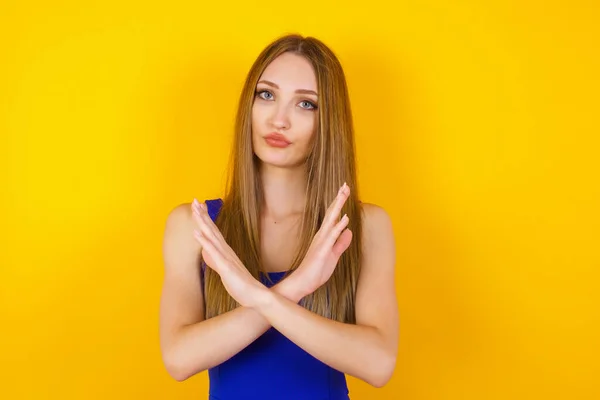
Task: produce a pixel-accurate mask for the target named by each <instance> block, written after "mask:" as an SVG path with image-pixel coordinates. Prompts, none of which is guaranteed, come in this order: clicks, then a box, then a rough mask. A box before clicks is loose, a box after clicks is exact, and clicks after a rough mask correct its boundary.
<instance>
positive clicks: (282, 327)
mask: <svg viewBox="0 0 600 400" xmlns="http://www.w3.org/2000/svg"><path fill="white" fill-rule="evenodd" d="M363 207H364V211H365V217H364V220H363V221H364V223H363V235H362V236H363V237H362V253H363V256H362V257H363V258H362V264H361V272H360V277H359V280H358V285H357V290H356V302H355V304H356V324H346V323H341V322H337V321H333V320H330V319H328V318H324V317H322V316H320V315H317V314H315V313H313V312H311V311H309V310H307V309H305V308H303V307H302V306H299V305H298V304H296V303H294V302H293V301H290V300H288V299H287V298H285V297H283V296H281V295H279V294H277V293H275V292H273V291H269V290H264V291H262V295H261V296H260V297H259V299H258V300H257V302H256V303H255V305H254V308H255V309H256V310H257V311H258V312H260V313H261V314H262V315H263V316H264V317H265V319H267V320H268V321H269V323H270V324H271V325H272V326H273V327H274V328H275V329H277V330H278V331H279V332H281V333H282V334H283V335H285V336H286V337H287V338H288V339H290V340H291V341H292V342H294V343H295V344H296V345H298V346H299V347H301V348H302V349H304V350H305V351H306V352H308V353H309V354H311V355H312V356H313V357H315V358H317V359H319V360H321V361H322V362H323V363H325V364H327V365H329V366H330V367H332V368H334V369H336V370H338V371H341V372H343V373H346V374H349V375H351V376H354V377H357V378H359V379H362V380H364V381H365V382H367V383H369V384H371V385H373V386H375V387H382V386H383V385H385V384H386V383H387V382H388V381H389V379H390V378H391V376H392V374H393V372H394V368H395V365H396V354H397V350H398V335H399V316H398V304H397V299H396V287H395V273H394V272H395V261H396V251H395V243H394V233H393V230H392V224H391V221H390V218H389V216H388V214H387V213H386V212H385V210H383V209H382V208H380V207H378V206H375V205H371V204H364V203H363ZM294 278H295V277H294V274H292V275H291V276H290V277H289V278H288V279H294ZM296 278H297V279H301V276H298V277H296Z"/></svg>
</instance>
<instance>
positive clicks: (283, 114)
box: [271, 104, 290, 129]
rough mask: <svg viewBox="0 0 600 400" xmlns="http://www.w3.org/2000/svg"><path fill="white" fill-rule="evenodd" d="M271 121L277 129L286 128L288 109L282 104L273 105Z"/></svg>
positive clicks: (288, 125)
mask: <svg viewBox="0 0 600 400" xmlns="http://www.w3.org/2000/svg"><path fill="white" fill-rule="evenodd" d="M271 123H272V124H273V126H275V127H276V128H277V129H288V128H289V127H290V115H289V109H288V107H287V106H286V105H284V104H279V105H277V106H275V107H274V110H273V115H272V116H271Z"/></svg>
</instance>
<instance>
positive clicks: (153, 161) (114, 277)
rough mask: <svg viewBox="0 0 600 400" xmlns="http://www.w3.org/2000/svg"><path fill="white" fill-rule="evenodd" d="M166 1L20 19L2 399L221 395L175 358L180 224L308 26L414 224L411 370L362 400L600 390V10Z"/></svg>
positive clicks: (360, 387)
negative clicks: (166, 255) (170, 263)
mask: <svg viewBox="0 0 600 400" xmlns="http://www.w3.org/2000/svg"><path fill="white" fill-rule="evenodd" d="M161 3H164V4H163V5H155V4H149V3H147V2H142V1H135V2H124V1H119V2H116V1H109V2H102V3H100V2H98V4H95V5H90V4H88V2H76V1H71V2H66V1H58V2H32V1H23V2H16V1H9V2H3V3H2V5H1V6H0V133H1V139H0V149H1V150H0V171H1V175H0V178H1V186H0V187H1V197H0V201H1V203H0V207H1V209H0V210H1V215H2V217H1V221H2V224H1V227H2V230H1V232H2V233H1V235H2V237H1V238H0V239H1V240H0V243H1V244H0V246H1V251H0V305H1V309H0V310H1V314H0V318H1V320H0V322H1V329H0V346H1V348H0V359H1V360H2V361H1V362H0V368H1V371H0V380H1V384H0V397H1V398H3V399H13V398H14V399H46V398H53V399H54V398H55V399H83V398H86V399H107V398H111V399H133V398H146V399H149V398H152V399H154V398H156V399H167V398H168V399H201V398H206V393H207V389H208V380H207V375H206V374H200V375H198V376H195V377H193V378H191V379H190V380H188V381H186V382H184V383H178V382H175V381H174V380H172V379H171V378H170V377H169V376H168V375H167V373H166V372H165V370H164V368H163V366H162V362H161V359H160V353H159V347H158V302H159V295H160V287H161V282H162V274H163V270H162V268H163V267H162V259H161V240H162V233H163V228H164V222H165V218H166V216H167V214H168V212H169V211H170V210H171V209H172V208H173V207H174V206H175V205H177V204H179V203H182V202H189V201H191V200H192V198H193V197H194V196H196V197H198V198H200V199H205V198H213V197H217V196H220V195H221V191H220V190H221V187H222V183H223V177H224V171H225V167H226V161H227V154H228V151H229V146H230V141H231V128H232V122H233V115H234V110H235V106H236V101H237V96H238V94H239V91H240V89H241V85H242V82H243V80H244V78H245V74H246V72H247V71H248V69H249V68H250V65H251V63H252V62H253V60H254V58H255V57H256V56H257V55H258V53H259V52H260V50H261V49H262V48H263V47H264V46H266V45H267V43H269V42H270V41H271V40H273V39H274V38H276V37H277V36H279V35H281V34H283V33H287V32H299V33H302V34H306V35H314V36H317V37H319V38H320V39H322V40H323V41H325V42H326V43H327V44H329V45H330V46H331V47H332V48H333V49H334V51H336V53H337V54H338V55H339V58H340V60H341V61H342V63H343V65H344V67H345V71H346V73H347V79H348V83H349V87H350V91H351V97H352V99H351V100H352V105H353V111H354V115H355V123H356V133H357V142H358V156H359V170H360V176H359V179H360V184H361V189H362V192H361V198H362V199H363V200H364V201H368V202H373V203H376V204H379V205H381V206H383V207H385V208H386V209H387V210H388V212H389V213H390V215H391V216H392V218H393V222H394V227H395V233H396V240H397V249H398V259H397V271H398V274H397V287H398V293H399V303H400V311H401V335H400V351H399V356H398V366H397V370H396V372H395V375H394V377H393V379H392V380H391V382H390V383H389V384H388V385H387V386H386V387H385V388H383V389H374V388H371V387H369V386H368V385H366V384H364V383H361V382H359V381H357V380H355V379H350V380H349V384H350V389H351V395H352V398H353V399H365V400H366V399H369V400H370V399H411V400H412V399H418V400H429V399H517V398H519V399H521V398H522V399H538V398H539V399H566V398H570V399H592V398H594V399H597V398H600V389H599V388H598V383H597V381H596V382H595V380H597V379H598V376H600V368H599V361H598V356H599V355H600V354H599V353H600V352H599V347H600V345H599V339H598V338H599V337H600V327H599V325H600V322H599V320H600V304H599V303H600V301H599V300H600V296H599V294H598V291H599V287H598V286H599V279H598V278H599V277H600V276H599V275H600V273H599V272H598V267H600V255H599V253H600V250H599V247H600V238H599V237H600V233H599V231H600V212H599V205H600V188H599V187H600V184H599V180H600V178H599V173H600V165H599V163H598V161H597V157H598V150H599V148H598V147H599V146H598V144H599V142H600V140H599V138H598V135H599V134H600V129H599V127H600V126H599V125H600V124H599V123H598V109H599V102H598V93H599V92H600V84H599V77H598V76H599V75H598V72H599V71H600V62H599V56H598V49H599V44H598V43H599V42H600V41H599V40H598V39H599V38H600V35H599V33H600V32H599V31H600V29H599V28H598V24H597V22H598V20H599V17H600V15H599V13H598V5H597V4H594V2H592V1H568V2H557V1H551V2H546V1H530V2H517V1H508V2H507V1H499V0H495V1H487V2H478V1H473V0H471V1H447V2H443V1H410V2H401V3H400V4H398V5H396V6H392V5H390V4H386V3H383V2H377V1H369V2H366V3H367V4H362V2H361V3H356V4H350V3H347V2H336V3H334V2H320V1H317V2H314V1H313V2H270V1H265V2H258V3H256V2H249V1H238V2H234V3H235V4H228V2H215V3H218V4H217V5H215V4H211V5H205V4H202V3H203V2H196V1H187V2H180V1H169V2H161ZM394 7H395V8H394ZM207 345H210V344H207ZM265 379H266V380H268V377H265Z"/></svg>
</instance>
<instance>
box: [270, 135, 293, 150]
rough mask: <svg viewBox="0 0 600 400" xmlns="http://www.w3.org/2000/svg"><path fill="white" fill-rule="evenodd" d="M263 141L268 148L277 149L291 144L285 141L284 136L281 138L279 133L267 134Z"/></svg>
mask: <svg viewBox="0 0 600 400" xmlns="http://www.w3.org/2000/svg"><path fill="white" fill-rule="evenodd" d="M265 141H266V142H267V144H268V145H269V146H271V147H277V148H280V149H281V148H285V147H288V146H289V145H290V144H291V143H290V142H288V141H287V139H286V138H285V136H283V135H281V134H279V133H271V134H268V135H267V136H265Z"/></svg>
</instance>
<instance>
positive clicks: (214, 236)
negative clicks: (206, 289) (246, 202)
mask: <svg viewBox="0 0 600 400" xmlns="http://www.w3.org/2000/svg"><path fill="white" fill-rule="evenodd" d="M192 210H193V215H194V220H195V221H196V224H197V228H196V229H195V230H194V237H195V238H196V240H197V241H198V242H200V245H201V246H202V257H203V258H204V261H205V262H206V264H207V265H208V266H209V267H210V268H212V269H213V270H214V271H215V272H216V273H217V274H219V276H220V277H221V281H222V282H223V285H224V286H225V289H226V290H227V292H228V293H229V295H230V296H231V297H233V298H234V299H235V300H236V301H237V302H238V303H239V304H240V305H242V306H244V307H254V305H255V304H257V303H258V301H259V297H260V296H261V294H264V291H265V290H266V291H268V289H267V288H266V287H265V286H264V285H263V284H262V283H260V282H259V281H257V280H256V279H255V278H254V277H253V276H252V275H251V274H250V272H249V271H248V269H247V268H246V267H245V266H244V264H242V262H241V261H240V259H239V258H238V256H237V254H235V252H234V251H233V249H232V248H231V247H229V245H228V244H227V242H226V241H225V239H224V238H223V235H222V234H221V232H220V231H219V228H217V226H216V225H215V224H214V222H213V221H212V219H211V218H210V216H209V215H208V212H207V211H206V204H204V203H202V204H201V203H199V202H198V200H196V199H194V202H193V204H192Z"/></svg>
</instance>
